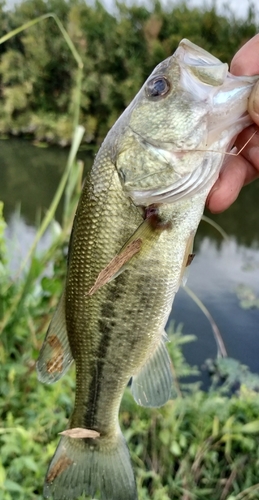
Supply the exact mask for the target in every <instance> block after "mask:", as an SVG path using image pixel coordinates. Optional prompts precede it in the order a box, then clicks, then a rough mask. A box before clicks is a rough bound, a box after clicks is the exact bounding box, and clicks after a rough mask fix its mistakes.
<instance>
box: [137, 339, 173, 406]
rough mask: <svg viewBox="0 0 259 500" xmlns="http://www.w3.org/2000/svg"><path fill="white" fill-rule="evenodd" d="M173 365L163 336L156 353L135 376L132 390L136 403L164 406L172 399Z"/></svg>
mask: <svg viewBox="0 0 259 500" xmlns="http://www.w3.org/2000/svg"><path fill="white" fill-rule="evenodd" d="M172 384H173V375H172V365H171V360H170V356H169V354H168V352H167V349H166V346H165V339H164V337H163V336H161V339H160V341H159V343H158V344H157V346H156V349H155V351H154V352H153V353H152V354H151V356H150V357H149V359H148V360H147V361H146V363H145V364H144V366H142V368H141V370H140V371H139V373H137V374H136V375H134V376H133V379H132V385H131V390H132V394H133V397H134V399H135V401H136V402H137V403H138V404H139V405H141V406H146V407H159V406H163V405H164V404H165V403H166V402H167V401H168V399H170V398H171V397H172Z"/></svg>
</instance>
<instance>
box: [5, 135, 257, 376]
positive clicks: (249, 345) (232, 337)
mask: <svg viewBox="0 0 259 500" xmlns="http://www.w3.org/2000/svg"><path fill="white" fill-rule="evenodd" d="M0 147H1V164H0V200H2V201H3V202H4V207H5V208H4V214H5V218H6V220H7V222H8V224H9V233H8V234H9V238H12V239H14V238H15V237H14V233H16V241H17V242H18V245H17V246H16V250H15V254H16V260H17V258H18V259H19V258H21V255H22V254H24V253H25V251H26V248H28V245H29V243H30V242H31V239H32V237H33V234H34V225H35V221H36V220H37V217H38V215H37V214H38V213H39V212H41V213H43V214H44V212H45V211H46V210H47V208H48V206H49V204H50V202H51V200H52V197H53V195H54V193H55V190H56V187H57V184H58V182H59V179H60V176H61V174H62V172H63V169H64V166H65V164H66V159H67V154H68V151H67V150H62V149H59V148H55V147H51V148H46V149H42V148H38V147H35V146H34V145H33V144H31V143H29V142H26V141H23V140H19V139H12V140H6V141H1V142H0ZM92 157H93V155H92V153H89V152H88V153H87V152H86V151H80V152H79V158H80V159H82V160H83V161H84V163H85V165H86V166H90V165H91V163H92ZM18 205H20V207H21V214H22V217H23V221H21V222H20V223H19V224H18V225H17V221H16V219H15V218H14V217H13V214H14V212H15V209H16V207H17V206H18ZM61 213H62V206H60V207H59V209H58V211H57V218H58V219H59V218H61ZM207 215H209V216H210V217H211V218H213V219H214V220H215V221H216V222H217V223H218V224H220V225H221V226H222V228H223V229H224V230H225V231H226V233H227V234H228V236H229V240H228V241H224V240H222V237H221V236H220V235H219V234H218V232H217V231H216V230H215V229H214V228H212V227H211V226H209V225H208V224H207V223H205V222H203V221H202V222H201V224H200V227H199V229H198V233H197V237H196V241H195V254H196V256H195V259H194V261H193V263H192V264H191V266H190V269H189V276H188V286H189V287H190V288H191V290H192V291H193V292H195V294H196V295H197V296H198V297H199V299H201V300H202V302H203V303H204V305H205V306H206V307H207V309H208V310H209V311H210V313H211V315H212V316H213V318H214V320H215V321H216V324H217V326H218V328H219V329H220V333H221V336H222V338H223V340H224V343H225V346H226V350H227V353H228V355H229V356H230V357H233V358H236V359H238V360H239V361H241V362H242V363H244V364H246V365H248V366H249V367H250V368H251V370H252V371H254V372H257V373H259V356H258V353H259V309H257V308H254V309H243V308H242V307H241V306H240V300H239V298H238V294H237V291H239V293H242V294H245V295H246V296H248V297H249V298H252V299H253V296H254V295H255V296H257V297H259V182H258V181H257V182H254V183H253V184H251V185H249V186H247V187H246V188H244V189H243V191H242V193H241V195H240V196H239V198H238V200H237V201H236V202H235V203H234V204H233V205H232V207H231V208H230V209H229V210H227V211H226V212H224V213H223V214H220V215H211V214H207ZM45 244H46V245H47V244H48V243H47V242H46V241H45ZM16 265H17V262H16ZM171 318H172V319H174V320H175V321H176V323H179V322H181V323H183V332H184V333H187V334H195V335H196V336H197V340H196V341H195V342H194V343H191V344H188V345H187V346H186V347H185V350H184V352H185V355H186V357H187V359H188V361H189V362H190V363H191V364H196V365H199V367H202V366H203V364H204V361H205V360H206V358H208V357H212V358H214V357H215V356H216V353H217V348H216V344H215V341H214V337H213V333H212V330H211V327H210V324H209V322H208V320H207V319H206V317H205V316H204V315H203V313H202V312H201V311H200V310H199V308H198V307H197V305H196V304H195V303H194V302H193V301H192V299H191V298H190V297H188V296H187V294H186V292H185V291H184V289H181V290H180V291H179V292H178V294H177V296H176V299H175V302H174V306H173V312H172V314H171Z"/></svg>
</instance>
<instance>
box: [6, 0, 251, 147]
mask: <svg viewBox="0 0 259 500" xmlns="http://www.w3.org/2000/svg"><path fill="white" fill-rule="evenodd" d="M48 12H55V14H56V15H57V16H58V17H59V19H60V21H61V22H62V23H63V25H64V27H65V29H66V30H67V32H68V34H69V36H70V38H71V40H72V42H73V43H74V45H75V46H76V48H77V50H78V52H79V54H80V56H81V58H82V61H83V65H84V69H83V83H82V95H81V115H80V123H82V125H83V126H84V127H85V129H86V133H85V141H87V142H93V143H94V142H96V141H97V142H100V141H102V139H103V138H104V136H105V135H106V133H107V131H108V130H109V128H110V127H111V125H112V124H113V123H114V121H115V120H116V118H117V117H118V116H119V115H120V113H121V112H122V111H123V110H124V108H125V107H126V106H127V105H128V104H129V102H130V101H131V100H132V98H133V97H134V96H135V94H136V93H137V91H138V90H139V88H140V87H141V85H142V83H143V82H144V80H145V79H146V78H147V76H148V75H149V74H150V72H151V71H152V69H153V68H154V66H155V65H156V64H158V63H159V62H160V61H161V60H162V59H164V58H166V57H168V56H169V55H171V54H172V53H173V52H174V50H175V49H176V47H177V45H178V43H179V41H180V40H181V39H182V38H185V37H187V38H190V39H191V40H192V41H193V42H194V43H197V44H198V45H201V46H202V47H204V48H205V49H207V50H209V51H210V52H212V53H213V54H214V55H215V56H217V57H219V58H220V59H222V60H223V61H227V62H230V59H231V57H232V56H233V54H234V53H235V51H236V50H237V49H238V48H239V47H240V46H241V45H242V44H243V43H244V42H245V41H246V40H248V39H249V38H251V37H252V36H253V35H254V34H255V33H256V32H257V31H258V27H257V26H256V24H255V21H254V19H255V16H254V14H253V7H251V8H250V11H249V14H248V17H247V19H246V20H242V21H241V20H237V19H235V16H234V13H229V16H228V18H227V17H225V16H222V15H219V14H218V12H217V10H216V7H212V8H210V9H208V10H202V9H198V8H191V7H188V6H187V4H184V3H183V4H172V5H171V6H170V7H169V5H168V6H167V7H166V8H165V7H162V5H161V4H160V2H159V1H153V2H152V3H150V6H149V8H146V7H144V6H136V5H131V6H126V5H125V4H124V3H121V2H118V3H117V13H116V14H113V15H112V14H110V13H108V12H107V11H106V10H105V8H104V7H103V5H102V4H101V3H100V2H96V3H94V4H91V5H88V4H86V3H85V2H83V0H68V1H66V0H46V1H43V0H27V1H26V2H23V3H21V4H19V5H16V7H15V10H14V11H10V12H8V11H5V10H4V7H3V4H0V16H1V18H2V23H1V26H2V30H3V34H5V33H7V32H8V31H11V30H12V29H15V28H17V27H19V26H21V25H22V24H24V23H26V22H28V21H29V20H32V19H36V18H37V17H38V16H41V15H46V14H47V13H48ZM0 54H1V61H0V81H1V102H0V133H8V132H9V133H13V134H19V133H30V134H32V135H34V137H35V138H36V139H37V140H47V141H49V142H59V143H61V144H66V143H69V142H70V140H71V123H72V122H73V111H74V108H75V99H76V95H77V86H78V78H77V77H78V74H77V66H76V62H75V60H74V59H73V56H72V54H71V51H70V50H69V47H68V46H67V44H66V42H65V40H64V38H63V37H62V35H61V33H60V31H59V29H58V27H57V25H56V24H55V22H54V21H53V19H47V20H45V21H43V22H41V23H39V24H37V25H35V26H33V27H30V28H29V29H27V30H26V31H24V32H22V33H20V34H18V35H16V36H15V37H14V38H12V39H11V40H8V41H7V42H6V43H5V44H3V45H1V46H0Z"/></svg>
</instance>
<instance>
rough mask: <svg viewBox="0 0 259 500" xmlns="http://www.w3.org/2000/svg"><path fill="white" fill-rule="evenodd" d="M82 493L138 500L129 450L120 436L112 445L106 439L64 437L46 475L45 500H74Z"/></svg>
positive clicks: (103, 498)
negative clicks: (48, 499)
mask: <svg viewBox="0 0 259 500" xmlns="http://www.w3.org/2000/svg"><path fill="white" fill-rule="evenodd" d="M105 441H106V442H105ZM83 493H84V494H86V495H88V496H89V498H94V497H95V495H96V494H98V493H99V495H100V497H98V498H101V500H137V498H138V496H137V490H136V483H135V478H134V473H133V470H132V466H131V462H130V456H129V451H128V447H127V444H126V442H125V440H124V437H123V436H122V434H121V433H120V434H118V436H117V439H116V442H113V443H112V445H111V443H110V442H108V441H107V440H105V438H98V439H96V440H93V439H73V438H69V437H66V436H64V437H62V438H61V440H60V442H59V445H58V447H57V450H56V453H55V455H54V457H53V458H52V461H51V463H50V466H49V469H48V472H47V476H46V481H45V485H44V498H52V499H53V500H73V499H77V498H78V497H79V496H80V495H82V494H83Z"/></svg>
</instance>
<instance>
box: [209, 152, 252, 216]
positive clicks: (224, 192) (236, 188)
mask: <svg viewBox="0 0 259 500" xmlns="http://www.w3.org/2000/svg"><path fill="white" fill-rule="evenodd" d="M254 175H255V172H254V167H253V166H252V165H251V163H250V162H249V161H247V160H246V159H245V158H244V157H243V156H241V155H240V156H236V157H234V158H231V157H229V158H228V159H227V160H226V162H225V164H224V166H223V168H222V170H221V173H220V176H219V178H218V180H217V182H216V183H215V184H214V186H213V188H212V190H211V191H210V193H209V196H208V198H207V202H206V206H207V207H208V208H209V210H210V211H211V212H212V213H219V212H223V211H224V210H226V209H227V208H228V207H229V206H230V205H232V203H233V202H234V201H235V200H236V199H237V197H238V195H239V193H240V191H241V189H242V187H243V185H244V183H245V182H247V180H248V179H249V178H253V176H254Z"/></svg>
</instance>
